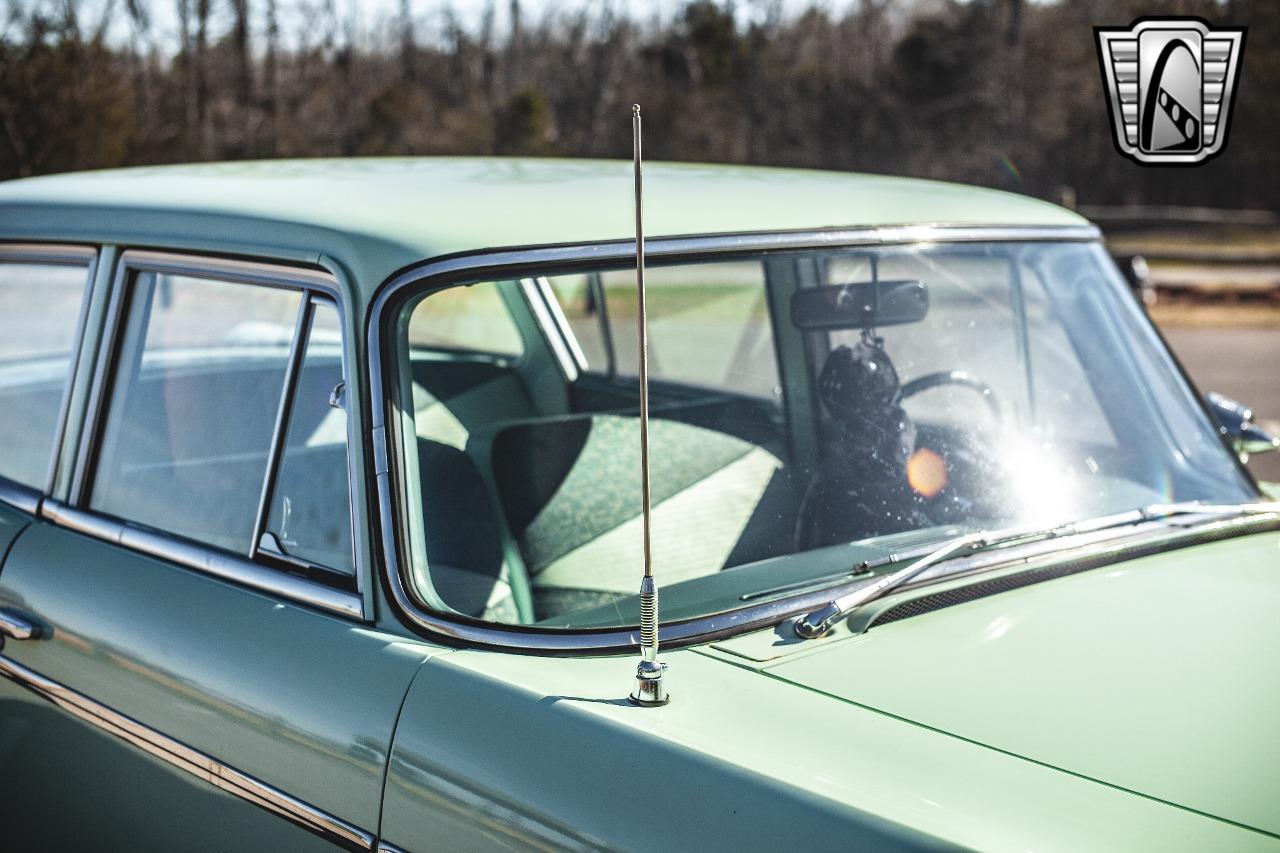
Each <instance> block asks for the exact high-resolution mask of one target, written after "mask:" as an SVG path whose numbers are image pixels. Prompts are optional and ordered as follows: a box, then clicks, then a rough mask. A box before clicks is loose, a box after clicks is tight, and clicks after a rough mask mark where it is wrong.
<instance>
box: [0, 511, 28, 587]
mask: <svg viewBox="0 0 1280 853" xmlns="http://www.w3.org/2000/svg"><path fill="white" fill-rule="evenodd" d="M30 523H31V516H29V515H27V514H26V513H25V512H19V511H18V510H16V509H14V508H13V507H10V506H6V505H5V504H3V503H0V572H3V571H4V556H5V554H8V553H9V548H10V547H11V546H12V545H13V543H14V540H16V539H17V538H18V534H20V533H21V532H22V531H23V529H24V528H26V526H27V525H28V524H30Z"/></svg>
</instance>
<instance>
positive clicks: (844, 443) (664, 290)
mask: <svg viewBox="0 0 1280 853" xmlns="http://www.w3.org/2000/svg"><path fill="white" fill-rule="evenodd" d="M647 175H648V186H647V199H648V201H647V210H646V216H647V220H648V226H649V234H650V239H648V240H647V245H646V248H647V255H648V259H649V270H648V303H649V311H648V314H649V318H648V322H649V347H650V353H649V355H650V358H649V365H650V378H651V383H650V396H651V399H650V405H651V414H652V422H651V431H650V432H651V434H650V442H651V451H652V462H651V469H652V477H653V486H652V500H653V566H654V574H655V576H656V578H657V581H658V584H659V586H660V589H661V602H662V610H661V614H662V619H663V621H662V626H661V631H660V636H661V642H662V650H661V653H660V659H661V661H662V662H663V663H665V664H667V665H669V667H670V668H669V670H668V671H667V673H666V675H665V677H664V680H665V683H666V685H667V688H668V689H669V691H670V695H671V701H670V702H669V703H668V704H666V705H664V706H661V707H640V706H637V705H634V704H632V703H631V702H630V701H628V694H629V692H630V691H631V689H632V685H633V680H634V676H635V673H636V662H637V659H638V657H637V643H638V639H639V631H638V628H637V624H638V620H639V600H638V596H637V592H638V590H639V588H640V577H641V573H642V566H643V561H642V557H641V521H640V516H641V509H640V449H639V418H638V382H637V378H636V377H637V362H638V358H637V352H638V347H637V334H636V326H637V319H638V317H637V313H638V312H637V308H636V296H637V294H636V281H635V271H634V250H635V246H634V239H633V237H632V236H631V235H632V230H631V229H632V226H633V220H632V215H633V214H632V208H631V201H632V195H631V192H632V187H631V172H630V165H629V164H627V163H610V162H593V161H553V160H498V159H404V160H332V161H324V160H316V161H299V162H276V163H248V164H235V165H217V164H211V165H202V166H188V167H165V168H140V169H129V170H119V171H107V172H98V173H87V174H81V175H67V176H55V177H49V178H37V179H31V180H24V181H17V182H13V183H9V184H5V185H3V186H0V240H3V241H4V242H3V243H2V244H0V556H2V557H3V563H2V564H0V635H2V636H3V638H4V645H3V649H2V650H0V675H3V676H4V678H3V679H0V849H4V850H26V849H33V850H34V849H39V850H124V849H129V850H140V849H141V850H198V849H207V850H228V851H241V850H269V851H273V853H281V852H282V851H302V850H330V849H334V848H337V849H346V850H356V851H371V850H380V851H386V853H391V851H428V850H481V849H537V850H548V849H574V850H581V849H618V850H683V849H696V850H743V849H759V850H780V849H794V848H796V847H806V846H807V847H811V848H813V849H815V850H824V851H825V850H846V849H849V850H888V849H917V848H929V849H936V848H977V849H983V850H996V851H1006V850H1007V851H1015V850H1016V851H1023V850H1036V851H1052V850H1062V851H1084V850H1087V851H1101V850H1153V851H1162V853H1167V851H1173V850H1194V851H1207V850H1213V851H1218V850H1263V849H1266V850H1280V725H1278V724H1277V723H1278V720H1280V677H1278V676H1280V511H1278V510H1277V505H1276V504H1271V503H1268V502H1267V500H1266V498H1265V497H1264V496H1263V494H1262V492H1261V491H1260V487H1259V485H1258V484H1257V483H1255V481H1254V480H1253V479H1252V477H1251V476H1250V475H1249V474H1248V472H1247V471H1246V469H1245V468H1244V467H1243V465H1242V464H1241V460H1240V456H1241V455H1242V454H1246V453H1257V452H1261V451H1263V450H1266V449H1271V448H1274V447H1275V446H1276V441H1275V440H1274V439H1273V438H1272V437H1271V436H1269V435H1267V434H1266V433H1264V432H1262V431H1261V430H1259V429H1258V428H1257V427H1256V426H1254V425H1253V424H1252V422H1251V420H1250V415H1249V412H1248V410H1247V409H1245V408H1244V407H1242V406H1240V405H1238V404H1234V403H1232V402H1231V401H1229V400H1225V399H1223V398H1219V397H1210V398H1207V400H1206V399H1202V398H1201V397H1200V395H1199V394H1198V393H1197V392H1196V391H1194V390H1193V388H1192V386H1191V384H1190V383H1189V381H1188V380H1187V378H1186V376H1185V375H1184V374H1183V372H1182V371H1181V370H1180V368H1179V367H1178V365H1177V364H1176V363H1175V361H1174V359H1173V358H1172V357H1171V355H1170V354H1169V352H1168V350H1167V349H1166V347H1165V346H1164V344H1163V343H1162V342H1161V340H1160V338H1159V336H1158V334H1157V333H1156V331H1155V330H1154V328H1153V327H1152V325H1151V323H1150V322H1149V321H1148V320H1147V318H1146V317H1145V316H1144V314H1143V312H1142V310H1141V308H1140V307H1139V306H1138V305H1137V303H1136V302H1135V300H1134V299H1133V298H1132V296H1131V295H1130V294H1129V293H1128V291H1127V289H1126V286H1125V284H1124V281H1123V279H1122V278H1121V276H1120V275H1119V273H1118V272H1117V270H1116V268H1115V266H1114V265H1113V263H1112V261H1111V260H1110V258H1109V257H1108V256H1107V254H1106V252H1105V250H1104V248H1103V246H1102V244H1101V242H1100V237H1099V234H1098V232H1097V230H1096V229H1095V228H1093V227H1092V226H1091V225H1089V223H1087V222H1085V221H1084V220H1082V219H1080V218H1079V217H1078V216H1076V215H1075V214H1074V213H1071V212H1069V211H1067V210H1063V209H1060V208H1057V207H1054V206H1052V205H1049V204H1045V203H1042V202H1039V201H1035V200H1031V199H1027V198H1021V197H1017V196H1012V195H1007V194H1003V193H998V192H993V191H987V190H978V189H972V188H966V187H959V186H952V185H946V184H938V183H930V182H924V181H912V180H900V179H891V178H878V177H867V176H854V175H841V174H824V173H818V172H804V171H785V170H767V169H748V168H730V167H709V166H677V165H651V166H649V167H648V170H647Z"/></svg>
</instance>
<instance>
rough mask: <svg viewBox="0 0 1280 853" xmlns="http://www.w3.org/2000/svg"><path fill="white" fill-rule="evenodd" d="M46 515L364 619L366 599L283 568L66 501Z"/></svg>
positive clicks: (47, 508)
mask: <svg viewBox="0 0 1280 853" xmlns="http://www.w3.org/2000/svg"><path fill="white" fill-rule="evenodd" d="M40 513H41V515H42V516H43V517H44V518H45V519H46V520H47V521H49V522H51V523H53V524H56V525H58V526H59V527H64V528H66V529H67V530H73V531H75V532H76V533H82V534H84V535H85V536H92V537H93V538H94V539H100V540H102V541H104V542H109V543H111V544H113V545H119V546H121V547H124V548H128V549H130V550H132V551H137V552H139V553H141V554H146V555H147V556H149V557H156V558H159V559H161V560H167V561H169V562H171V563H177V564H178V565H180V566H184V567H186V568H189V569H194V570H196V571H198V572H203V573H204V574H207V575H212V576H214V577H216V578H221V579H223V580H229V581H234V582H236V583H238V584H241V585H243V586H247V587H249V588H251V589H256V590H259V591H261V592H269V593H273V594H275V595H278V596H280V597H281V598H287V599H289V600H291V601H295V602H297V603H299V604H305V605H308V606H310V607H315V608H317V609H320V610H327V611H329V612H330V613H336V614H338V615H339V616H346V617H348V618H351V619H362V618H363V617H364V599H363V597H362V596H360V595H359V594H358V593H355V592H349V591H347V590H344V589H339V588H337V587H333V586H328V585H326V584H323V583H320V582H319V581H313V580H309V579H307V578H304V577H300V576H298V575H292V574H288V573H287V572H282V571H280V570H279V569H274V568H271V567H269V566H265V565H262V564H260V563H255V562H253V561H252V560H249V559H247V558H245V557H242V556H238V555H234V554H230V553H227V552H225V551H218V550H216V549H213V548H209V547H206V546H204V545H201V544H199V543H197V542H192V541H190V540H187V539H181V538H179V537H177V536H171V535H169V534H167V533H162V532H160V531H158V530H152V529H150V528H145V527H139V526H137V525H134V524H130V523H129V522H126V521H121V520H119V519H113V518H108V517H106V516H103V515H99V514H98V513H96V512H92V511H90V510H85V509H78V508H76V507H71V506H67V505H66V504H64V503H62V502H61V501H56V500H52V499H50V500H46V501H45V502H44V504H43V505H42V506H41V508H40Z"/></svg>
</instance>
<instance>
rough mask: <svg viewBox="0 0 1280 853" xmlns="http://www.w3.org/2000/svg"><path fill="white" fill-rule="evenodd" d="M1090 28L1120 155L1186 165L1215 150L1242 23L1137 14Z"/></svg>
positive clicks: (1221, 141) (1222, 139)
mask: <svg viewBox="0 0 1280 853" xmlns="http://www.w3.org/2000/svg"><path fill="white" fill-rule="evenodd" d="M1094 34H1095V35H1096V36H1097V38H1098V61H1099V63H1101V65H1102V79H1103V82H1104V83H1106V89H1107V99H1108V100H1109V101H1110V106H1111V128H1112V130H1113V131H1114V133H1115V142H1116V148H1118V149H1119V150H1120V153H1121V154H1123V155H1125V156H1126V157H1129V158H1130V159H1132V160H1134V161H1136V162H1138V163H1143V164H1146V165H1181V166H1191V165H1195V164H1196V163H1200V162H1203V161H1205V160H1207V159H1209V158H1210V157H1213V156H1214V155H1215V154H1218V153H1219V152H1221V151H1222V148H1223V146H1225V145H1226V143H1227V127H1228V121H1229V120H1230V117H1231V102H1232V98H1233V97H1234V96H1235V90H1236V83H1237V81H1238V79H1239V76H1240V53H1241V51H1242V50H1243V49H1244V35H1245V28H1244V27H1210V26H1209V25H1208V24H1206V23H1205V22H1204V21H1202V20H1200V19H1199V18H1143V19H1140V20H1138V21H1135V22H1134V23H1133V25H1132V26H1130V27H1128V28H1127V29H1126V28H1123V27H1095V28H1094Z"/></svg>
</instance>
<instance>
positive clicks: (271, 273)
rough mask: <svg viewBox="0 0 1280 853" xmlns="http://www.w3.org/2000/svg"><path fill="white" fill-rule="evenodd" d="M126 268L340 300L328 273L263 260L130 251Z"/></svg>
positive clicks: (123, 258) (125, 259)
mask: <svg viewBox="0 0 1280 853" xmlns="http://www.w3.org/2000/svg"><path fill="white" fill-rule="evenodd" d="M120 262H121V265H122V266H129V267H132V268H134V269H144V270H146V271H148V272H158V273H168V274H169V275H194V276H199V277H201V278H209V277H213V278H218V279H223V280H225V281H231V282H241V283H249V284H268V285H278V286H281V287H289V288H294V289H297V288H303V289H306V288H313V289H316V290H323V291H325V292H326V293H329V294H331V295H333V297H334V298H335V299H336V298H339V297H340V296H341V294H340V293H339V292H338V284H337V282H336V281H334V278H333V276H332V275H330V274H329V273H328V272H326V271H324V270H319V269H315V270H312V269H307V268H305V267H291V266H287V265H285V264H275V263H264V262H262V261H241V260H234V259H231V258H215V257H209V256H207V255H184V254H178V253H176V252H151V251H147V250H143V249H130V250H128V251H127V252H125V253H124V254H123V255H121V257H120Z"/></svg>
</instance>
